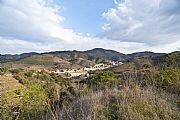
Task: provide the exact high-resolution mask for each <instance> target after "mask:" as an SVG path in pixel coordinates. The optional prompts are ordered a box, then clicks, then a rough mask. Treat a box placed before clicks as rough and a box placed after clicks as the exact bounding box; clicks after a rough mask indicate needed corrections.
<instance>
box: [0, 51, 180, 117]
mask: <svg viewBox="0 0 180 120" xmlns="http://www.w3.org/2000/svg"><path fill="white" fill-rule="evenodd" d="M74 52H75V51H74ZM70 55H71V56H72V57H75V56H76V54H74V53H73V54H70ZM81 57H85V56H84V55H81ZM26 59H28V58H26ZM92 59H94V58H92ZM179 60H180V56H179V53H172V54H167V55H163V56H161V57H155V58H138V59H135V60H132V61H129V62H127V63H125V64H124V65H121V66H117V67H115V68H111V69H109V70H101V71H91V72H89V75H87V76H86V77H79V78H76V79H75V78H72V79H69V78H63V77H62V76H61V75H59V74H55V73H50V72H47V71H46V70H41V71H37V70H30V69H19V68H16V69H13V68H11V69H8V68H6V67H1V68H0V76H2V77H1V78H0V79H5V78H8V79H13V80H14V79H16V82H19V83H18V84H20V85H18V86H17V87H9V88H8V89H6V88H5V87H4V86H3V84H4V82H8V81H6V80H3V82H2V83H1V84H0V87H2V91H0V94H1V97H0V119H2V120H14V119H16V120H23V119H24V120H26V119H30V120H31V119H32V120H34V119H37V120H41V119H44V120H59V119H60V120H69V119H70V120H87V119H90V120H179V119H180V101H179V93H180V74H179V73H180V66H179ZM48 64H49V63H48ZM44 65H46V64H44ZM9 74H10V75H9Z"/></svg>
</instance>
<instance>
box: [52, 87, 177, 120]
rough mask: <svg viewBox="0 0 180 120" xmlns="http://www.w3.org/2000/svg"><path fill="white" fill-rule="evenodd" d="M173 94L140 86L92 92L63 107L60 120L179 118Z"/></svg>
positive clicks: (174, 119)
mask: <svg viewBox="0 0 180 120" xmlns="http://www.w3.org/2000/svg"><path fill="white" fill-rule="evenodd" d="M173 97H174V96H170V95H167V94H165V93H157V92H156V91H154V90H153V89H152V88H149V89H141V88H140V87H139V86H134V87H124V88H122V89H121V90H117V89H113V90H112V89H111V90H105V91H98V92H97V91H96V92H90V93H89V94H87V95H84V96H82V97H80V98H79V99H78V100H76V101H74V102H73V103H71V104H70V105H69V106H68V107H67V106H66V107H64V108H63V109H62V110H56V112H55V113H54V114H53V116H54V117H53V119H57V120H176V119H177V120H178V119H179V118H180V116H178V115H179V114H180V112H179V111H178V109H177V108H176V106H175V105H174V104H173V101H171V100H172V99H171V98H173Z"/></svg>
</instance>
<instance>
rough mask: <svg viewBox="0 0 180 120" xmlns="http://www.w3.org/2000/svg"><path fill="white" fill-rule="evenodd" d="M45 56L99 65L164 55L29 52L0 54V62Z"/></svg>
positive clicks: (94, 51) (101, 52)
mask: <svg viewBox="0 0 180 120" xmlns="http://www.w3.org/2000/svg"><path fill="white" fill-rule="evenodd" d="M46 54H48V55H53V56H57V57H60V58H62V59H65V60H68V61H71V62H76V61H79V58H81V59H83V60H86V61H93V62H95V63H100V62H107V61H126V60H132V59H135V58H139V57H155V56H161V55H163V54H164V53H153V52H149V51H145V52H136V53H132V54H123V53H120V52H117V51H114V50H106V49H103V48H94V49H92V50H87V51H76V50H73V51H54V52H45V53H35V52H31V53H23V54H20V55H10V54H7V55H1V54H0V62H9V61H10V62H11V61H17V60H21V59H24V58H27V57H31V56H33V55H46Z"/></svg>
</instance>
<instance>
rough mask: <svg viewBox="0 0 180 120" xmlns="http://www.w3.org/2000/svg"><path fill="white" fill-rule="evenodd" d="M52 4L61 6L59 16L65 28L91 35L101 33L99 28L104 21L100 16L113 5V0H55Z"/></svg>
mask: <svg viewBox="0 0 180 120" xmlns="http://www.w3.org/2000/svg"><path fill="white" fill-rule="evenodd" d="M54 2H55V3H56V4H58V5H60V6H62V8H61V10H60V15H62V16H64V17H65V18H66V21H65V22H64V23H63V24H64V26H65V27H67V28H71V29H73V30H75V31H76V32H80V33H84V34H86V33H89V34H92V35H96V34H97V33H99V32H101V31H102V30H101V26H102V25H103V23H104V22H105V19H104V18H103V17H102V16H101V15H102V13H103V12H104V11H106V10H108V9H109V8H112V7H113V6H114V5H115V4H114V1H113V0H78V1H77V0H56V1H54ZM69 13H70V14H69Z"/></svg>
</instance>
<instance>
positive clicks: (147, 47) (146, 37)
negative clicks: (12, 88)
mask: <svg viewBox="0 0 180 120" xmlns="http://www.w3.org/2000/svg"><path fill="white" fill-rule="evenodd" d="M179 21H180V0H23V1H21V2H19V0H1V1H0V54H9V53H10V54H16V53H24V52H46V51H61V50H88V49H92V48H97V47H98V48H105V49H113V50H117V51H119V52H122V53H132V52H139V51H153V52H172V51H176V50H179V49H180V22H179Z"/></svg>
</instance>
